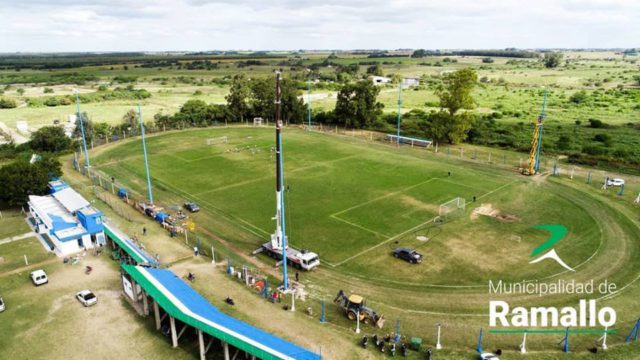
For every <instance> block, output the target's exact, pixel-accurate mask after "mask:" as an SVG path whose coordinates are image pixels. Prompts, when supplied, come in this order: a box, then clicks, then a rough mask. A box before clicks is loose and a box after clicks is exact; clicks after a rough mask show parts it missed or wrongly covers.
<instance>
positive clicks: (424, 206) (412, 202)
mask: <svg viewBox="0 0 640 360" xmlns="http://www.w3.org/2000/svg"><path fill="white" fill-rule="evenodd" d="M400 200H401V201H402V203H403V204H404V205H407V206H411V207H413V208H416V209H418V210H426V211H429V212H435V213H437V212H438V210H439V209H440V208H439V206H438V205H434V204H429V203H426V202H422V201H420V200H418V199H416V198H414V197H413V196H409V195H402V197H400Z"/></svg>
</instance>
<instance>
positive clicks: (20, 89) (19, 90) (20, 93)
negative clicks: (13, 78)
mask: <svg viewBox="0 0 640 360" xmlns="http://www.w3.org/2000/svg"><path fill="white" fill-rule="evenodd" d="M16 92H17V93H18V95H20V96H22V95H24V89H23V88H19V89H18V90H16Z"/></svg>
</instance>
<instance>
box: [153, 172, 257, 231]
mask: <svg viewBox="0 0 640 360" xmlns="http://www.w3.org/2000/svg"><path fill="white" fill-rule="evenodd" d="M152 178H153V177H152ZM153 181H156V182H157V183H159V184H161V185H162V186H165V187H167V188H169V189H172V190H173V191H175V192H176V194H178V195H180V193H182V194H184V195H187V197H189V198H192V199H196V200H198V202H199V203H202V204H205V205H208V207H209V208H213V209H215V210H217V211H220V212H222V210H221V209H219V208H217V207H216V206H215V205H213V204H211V203H210V202H208V201H206V200H204V199H202V198H200V197H198V196H195V195H193V194H190V193H188V192H186V191H184V190H180V189H178V188H176V187H175V186H172V185H169V184H167V183H166V182H164V181H161V180H159V179H158V178H153ZM205 208H206V206H205ZM218 215H220V214H218ZM222 215H223V216H224V217H226V218H227V219H229V220H232V221H233V220H237V221H240V222H242V223H244V224H246V225H247V226H249V227H251V228H253V229H254V230H257V231H259V232H261V233H262V234H258V233H256V232H255V231H253V230H251V229H248V228H247V227H245V226H242V225H241V224H237V223H236V225H238V226H240V227H242V228H243V229H245V230H247V231H249V232H250V233H252V234H254V235H256V236H258V237H262V236H264V235H269V233H268V232H267V231H265V230H263V229H261V228H259V227H257V226H256V225H253V224H252V223H250V222H248V221H246V220H244V219H241V218H239V217H237V216H235V215H234V216H232V217H230V216H229V215H226V214H224V212H223V214H222ZM234 222H235V221H234Z"/></svg>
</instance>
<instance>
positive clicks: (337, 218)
mask: <svg viewBox="0 0 640 360" xmlns="http://www.w3.org/2000/svg"><path fill="white" fill-rule="evenodd" d="M329 217H330V218H332V219H335V220H338V221H342V222H343V223H346V224H349V225H351V226H355V227H357V228H358V229H362V230H364V231H368V232H370V233H372V234H375V235H378V236H381V237H383V238H385V239H388V238H389V235H386V234H382V233H379V232H377V231H375V230H371V229H368V228H366V227H364V226H361V225H358V224H356V223H352V222H351V221H347V220H345V219H343V218H341V217H338V216H335V215H329Z"/></svg>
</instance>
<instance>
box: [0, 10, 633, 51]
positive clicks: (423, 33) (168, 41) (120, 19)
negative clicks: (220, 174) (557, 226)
mask: <svg viewBox="0 0 640 360" xmlns="http://www.w3.org/2000/svg"><path fill="white" fill-rule="evenodd" d="M639 17H640V2H638V1H630V0H584V1H579V0H555V1H554V0H538V1H535V2H524V1H518V0H512V1H508V0H483V1H477V0H447V1H433V0H397V1H383V0H324V1H311V0H272V1H264V0H156V1H151V0H138V1H133V2H132V1H126V0H110V1H109V0H93V1H91V0H90V1H80V0H58V1H55V2H51V1H47V0H22V1H18V2H16V1H9V0H0V24H2V25H0V44H1V46H0V51H3V52H12V51H109V50H114V51H129V50H211V49H255V50H262V49H301V48H302V49H320V48H324V49H349V48H360V49H362V48H380V49H395V48H503V47H523V48H528V47H549V48H551V47H576V48H577V47H639V46H640V42H639V40H638V39H640V24H639V23H638V21H637V19H638V18H639Z"/></svg>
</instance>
